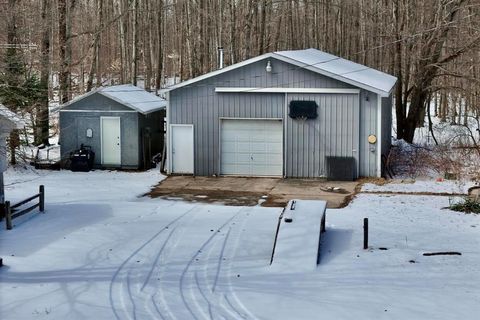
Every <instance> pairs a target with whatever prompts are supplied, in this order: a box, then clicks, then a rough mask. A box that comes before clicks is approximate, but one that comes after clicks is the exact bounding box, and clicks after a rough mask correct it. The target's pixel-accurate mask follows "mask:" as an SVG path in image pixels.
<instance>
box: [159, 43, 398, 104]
mask: <svg viewBox="0 0 480 320" xmlns="http://www.w3.org/2000/svg"><path fill="white" fill-rule="evenodd" d="M268 58H274V59H278V60H281V61H284V62H287V63H290V64H292V65H295V66H297V67H299V68H304V69H307V70H310V71H312V72H316V73H319V74H321V75H324V76H327V77H330V78H333V79H336V80H339V81H342V82H345V83H348V84H351V85H353V86H355V87H358V88H362V89H365V90H368V91H371V92H375V93H378V94H380V95H381V96H383V97H388V96H389V95H390V93H391V91H392V89H393V87H394V86H395V83H396V82H397V78H396V77H394V76H392V75H389V74H387V73H384V72H381V71H378V70H376V69H373V68H370V67H367V66H364V65H361V64H358V63H355V62H353V61H350V60H347V59H343V58H340V57H337V56H334V55H332V54H329V53H326V52H323V51H320V50H317V49H313V48H310V49H305V50H291V51H276V52H271V53H267V54H264V55H261V56H258V57H255V58H252V59H248V60H245V61H243V62H239V63H236V64H234V65H231V66H228V67H225V68H223V69H219V70H216V71H213V72H210V73H207V74H204V75H202V76H199V77H196V78H193V79H190V80H187V81H184V82H181V83H179V84H177V85H174V86H171V87H169V88H167V89H168V90H170V91H171V90H175V89H178V88H181V87H184V86H187V85H191V84H193V83H195V82H198V81H201V80H204V79H207V78H210V77H214V76H216V75H219V74H221V73H224V72H228V71H230V70H234V69H237V68H240V67H243V66H246V65H248V64H251V63H254V62H257V61H261V60H264V59H268Z"/></svg>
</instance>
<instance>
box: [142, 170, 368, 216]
mask: <svg viewBox="0 0 480 320" xmlns="http://www.w3.org/2000/svg"><path fill="white" fill-rule="evenodd" d="M358 185H359V182H349V181H347V182H346V181H325V180H316V179H278V178H250V177H193V176H170V177H167V178H166V179H165V180H163V181H162V182H161V183H160V184H159V185H157V186H155V187H153V188H152V191H151V192H150V193H149V194H148V195H150V196H151V197H163V198H168V199H182V200H187V201H196V202H207V203H222V204H225V205H238V206H255V205H258V204H261V205H262V206H266V207H284V206H285V205H286V204H287V202H288V201H289V200H291V199H303V200H325V201H327V207H328V208H341V207H344V206H346V205H347V204H348V203H349V201H350V200H351V198H352V197H353V195H354V194H355V193H356V188H357V186H358Z"/></svg>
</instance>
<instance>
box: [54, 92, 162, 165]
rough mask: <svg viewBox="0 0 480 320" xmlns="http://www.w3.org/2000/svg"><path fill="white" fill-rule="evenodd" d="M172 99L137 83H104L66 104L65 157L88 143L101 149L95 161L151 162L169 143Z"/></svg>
mask: <svg viewBox="0 0 480 320" xmlns="http://www.w3.org/2000/svg"><path fill="white" fill-rule="evenodd" d="M165 107H166V101H165V100H164V99H162V98H160V97H157V96H156V95H154V94H151V93H148V92H146V91H145V90H143V89H141V88H138V87H135V86H133V85H128V84H127V85H118V86H111V87H102V88H99V89H97V90H94V91H91V92H88V93H86V94H84V95H82V96H80V97H78V98H76V99H74V100H72V101H70V102H68V103H66V104H64V105H63V106H62V107H61V110H60V150H61V154H62V158H68V157H69V155H70V153H71V152H72V151H74V150H76V149H78V148H80V146H81V145H82V144H83V145H88V146H91V147H92V149H93V151H94V152H95V167H103V168H125V169H137V168H146V167H148V166H149V164H150V162H151V159H152V157H153V156H154V155H156V154H158V153H161V152H162V148H163V143H164V125H163V123H164V117H165Z"/></svg>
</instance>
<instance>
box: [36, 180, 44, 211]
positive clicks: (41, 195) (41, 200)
mask: <svg viewBox="0 0 480 320" xmlns="http://www.w3.org/2000/svg"><path fill="white" fill-rule="evenodd" d="M38 194H39V205H38V208H39V209H40V212H43V211H45V187H44V186H43V185H41V186H40V187H39V188H38Z"/></svg>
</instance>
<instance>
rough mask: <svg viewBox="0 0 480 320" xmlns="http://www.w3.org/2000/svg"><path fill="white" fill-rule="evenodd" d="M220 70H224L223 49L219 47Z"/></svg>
mask: <svg viewBox="0 0 480 320" xmlns="http://www.w3.org/2000/svg"><path fill="white" fill-rule="evenodd" d="M218 69H223V47H218Z"/></svg>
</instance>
